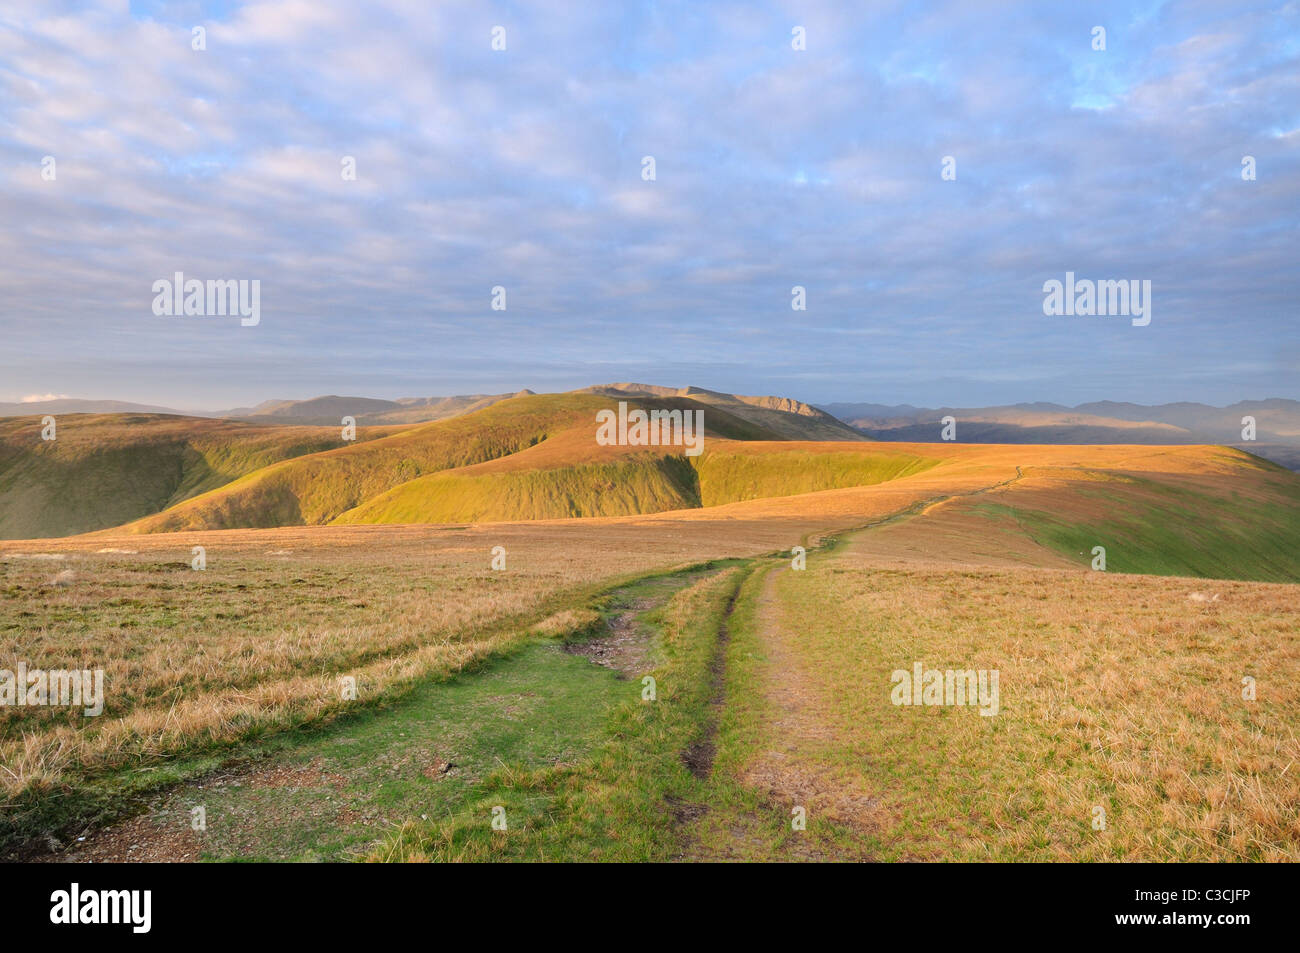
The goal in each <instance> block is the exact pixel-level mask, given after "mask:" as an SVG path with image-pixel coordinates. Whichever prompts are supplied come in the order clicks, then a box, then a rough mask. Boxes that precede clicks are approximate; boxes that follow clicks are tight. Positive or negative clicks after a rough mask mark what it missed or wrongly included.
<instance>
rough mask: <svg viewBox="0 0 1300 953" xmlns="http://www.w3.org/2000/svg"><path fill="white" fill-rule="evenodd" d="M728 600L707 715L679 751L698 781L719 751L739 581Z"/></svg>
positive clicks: (716, 647) (708, 773) (715, 649)
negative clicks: (719, 736)
mask: <svg viewBox="0 0 1300 953" xmlns="http://www.w3.org/2000/svg"><path fill="white" fill-rule="evenodd" d="M741 584H743V580H742V582H741V583H737V585H736V591H735V592H733V593H732V594H731V598H730V599H729V600H728V601H727V611H726V612H725V613H724V615H723V617H722V623H721V625H719V626H718V635H717V641H716V642H715V644H714V647H713V658H712V659H711V660H710V661H709V716H708V720H707V721H705V723H704V725H703V728H702V730H701V732H700V736H699V738H697V739H696V740H695V741H694V742H692V743H691V745H690V747H688V748H687V749H686V750H685V751H683V752H682V763H683V764H685V765H686V767H687V768H689V769H690V772H691V774H693V775H695V777H696V778H698V779H700V780H701V781H706V780H708V779H709V778H710V777H711V776H712V775H713V759H714V758H715V757H717V754H718V743H717V737H718V718H719V717H720V715H721V713H722V706H723V703H724V702H725V701H726V697H727V645H728V644H729V643H730V641H731V632H730V629H729V627H728V626H729V624H730V622H731V615H732V613H733V612H734V611H735V609H736V597H737V596H738V595H739V594H740V585H741Z"/></svg>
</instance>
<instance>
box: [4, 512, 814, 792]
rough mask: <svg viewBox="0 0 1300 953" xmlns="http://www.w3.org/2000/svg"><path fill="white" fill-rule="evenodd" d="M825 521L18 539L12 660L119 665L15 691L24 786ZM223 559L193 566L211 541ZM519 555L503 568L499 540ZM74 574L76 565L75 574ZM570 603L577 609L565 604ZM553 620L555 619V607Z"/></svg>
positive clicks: (7, 645) (120, 759)
mask: <svg viewBox="0 0 1300 953" xmlns="http://www.w3.org/2000/svg"><path fill="white" fill-rule="evenodd" d="M824 525H825V524H824V521H821V520H784V521H780V520H778V521H731V522H729V523H728V525H727V528H726V532H725V533H719V532H717V531H716V530H715V529H714V528H712V527H710V526H707V525H703V524H692V523H682V522H680V521H675V520H657V521H646V520H642V519H632V520H608V521H581V520H570V521H556V522H550V523H536V524H492V525H480V526H467V527H427V526H405V527H387V526H385V527H379V526H374V527H370V526H362V527H311V528H294V529H279V530H229V531H219V532H209V533H193V534H180V535H153V536H122V537H106V536H94V537H78V538H73V539H60V540H34V541H33V540H28V541H21V542H6V543H0V593H3V599H4V606H5V613H4V616H3V619H0V634H3V648H2V649H0V669H10V670H14V669H16V667H17V664H18V663H19V662H20V661H22V662H26V663H27V665H28V666H29V668H36V667H44V668H64V669H71V668H91V669H103V670H104V672H105V693H106V696H107V704H106V708H105V712H104V714H103V715H102V716H100V717H98V718H86V717H83V716H82V715H81V713H80V710H79V709H78V710H77V711H76V712H75V713H74V712H72V711H70V710H68V709H62V708H54V707H44V708H36V707H12V708H9V707H6V708H0V781H2V783H3V784H4V790H5V791H6V793H7V794H8V795H9V796H11V797H12V796H15V795H17V794H18V793H20V792H22V791H24V790H26V789H28V788H30V787H33V786H35V787H36V788H37V789H40V788H45V787H48V786H50V785H54V784H56V783H58V782H60V781H61V780H62V779H64V778H65V776H68V775H69V774H70V773H72V774H78V773H86V772H94V771H100V770H103V769H107V768H113V767H118V766H122V765H126V764H132V763H136V762H141V761H143V762H148V761H149V760H150V759H155V758H161V757H166V756H170V755H175V754H177V753H178V752H182V751H185V750H186V749H188V748H190V747H193V746H196V745H198V746H201V745H206V744H221V743H228V742H233V741H236V740H238V739H240V738H244V737H247V736H249V735H251V734H255V733H257V732H260V731H263V730H266V729H268V728H275V727H284V726H288V725H293V724H298V723H302V722H306V721H311V720H313V719H316V718H319V717H321V716H323V715H327V714H329V713H331V712H334V711H338V710H340V709H341V708H342V707H343V705H344V704H345V703H344V702H343V701H342V700H341V698H340V691H339V678H340V676H343V675H352V676H354V677H356V679H357V684H358V689H359V692H360V695H361V697H362V698H363V699H365V698H372V697H374V696H375V695H377V694H382V693H384V692H386V691H389V690H391V689H393V688H394V687H398V686H401V685H403V684H405V683H407V682H409V681H410V680H412V679H415V678H418V677H427V676H431V675H436V674H439V673H446V672H451V671H455V670H457V669H459V668H461V667H463V666H465V665H467V664H469V663H471V662H473V661H474V660H476V659H480V658H482V657H484V656H486V655H488V654H491V653H493V652H497V651H500V650H502V649H503V648H506V647H507V646H509V645H511V644H513V641H514V640H516V639H518V638H521V637H523V636H525V635H526V634H527V633H528V632H529V630H530V628H531V627H533V626H534V625H537V624H538V623H539V620H541V624H540V631H541V632H542V634H549V635H554V634H559V633H560V630H561V629H563V628H564V627H565V626H567V625H572V626H573V627H574V628H580V627H582V626H583V625H585V624H589V623H590V618H589V616H588V615H586V614H583V613H581V612H577V613H568V614H566V613H565V612H564V611H563V610H564V609H566V608H569V607H567V606H565V605H563V603H564V602H565V600H566V599H571V598H573V597H574V595H575V594H577V593H581V592H583V591H585V590H588V589H590V588H591V587H593V586H596V585H598V584H600V583H603V582H606V581H608V582H613V581H615V580H617V579H619V578H623V577H628V576H633V575H636V574H641V573H645V572H649V571H652V570H656V569H665V568H670V567H674V566H681V565H686V564H690V563H695V562H701V561H704V560H708V559H714V558H720V557H730V556H748V555H754V554H757V553H762V552H773V551H779V550H782V549H788V548H789V547H790V546H791V545H794V544H795V543H797V542H799V541H800V540H801V539H803V538H806V536H807V535H808V534H809V533H811V532H813V531H815V530H818V529H820V528H821V527H822V526H824ZM194 545H202V546H204V547H205V548H206V555H207V568H206V569H205V570H203V571H195V570H193V569H191V568H190V562H191V559H192V556H191V547H192V546H194ZM498 545H499V546H503V547H505V550H506V569H505V570H504V571H494V570H492V569H491V568H490V567H491V560H492V548H493V547H494V546H498ZM60 575H62V578H61V579H58V580H57V581H56V577H59V576H60ZM553 613H557V614H553ZM548 615H549V616H550V617H549V618H546V617H547V616H548Z"/></svg>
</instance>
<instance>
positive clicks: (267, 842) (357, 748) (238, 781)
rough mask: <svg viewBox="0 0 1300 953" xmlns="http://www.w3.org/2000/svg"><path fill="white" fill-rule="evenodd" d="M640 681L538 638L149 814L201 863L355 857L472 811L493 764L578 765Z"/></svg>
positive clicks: (221, 776) (296, 740) (178, 794)
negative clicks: (197, 818)
mask: <svg viewBox="0 0 1300 953" xmlns="http://www.w3.org/2000/svg"><path fill="white" fill-rule="evenodd" d="M635 690H636V687H635V686H632V685H630V684H629V683H628V682H626V681H620V680H619V679H618V678H617V677H616V676H615V674H614V673H613V672H611V671H609V670H607V669H603V668H600V667H598V666H595V665H591V664H590V663H589V662H587V660H586V659H584V658H582V657H580V656H575V655H571V654H568V653H566V652H564V651H563V650H562V649H561V648H560V646H559V644H558V643H556V642H554V641H548V642H541V643H533V644H530V645H528V646H526V647H523V648H520V649H518V650H517V651H514V652H511V653H508V654H507V655H505V656H504V657H500V658H497V659H494V660H492V661H490V662H488V663H485V664H483V665H482V666H480V667H478V668H476V669H475V670H474V671H472V672H470V673H464V674H462V675H459V676H456V677H453V678H449V679H446V680H436V681H427V682H424V683H422V684H421V685H419V686H417V687H416V688H415V689H414V690H413V691H412V692H411V693H409V694H408V695H406V696H405V697H403V698H401V699H400V700H398V701H396V702H395V703H393V704H391V705H382V706H378V707H372V708H370V709H367V710H365V711H363V712H359V713H357V714H355V715H348V716H345V717H342V718H340V719H339V720H338V721H337V722H336V723H335V724H333V725H330V726H329V727H327V728H325V729H323V730H318V731H314V732H310V733H306V734H305V735H304V734H302V733H295V735H291V736H286V737H285V738H284V739H283V741H285V742H290V741H291V742H292V744H281V745H277V746H275V747H276V748H277V749H278V750H274V751H273V752H267V753H268V754H270V757H268V758H265V759H263V760H258V761H255V762H252V763H251V764H248V765H247V766H240V767H236V768H233V769H228V770H226V771H223V772H218V773H217V774H216V775H214V776H209V777H207V778H205V779H203V781H202V783H201V784H189V785H186V786H184V787H182V788H180V789H178V790H177V791H175V792H173V793H172V794H171V795H170V796H169V797H167V798H166V799H164V800H163V801H162V802H161V803H159V804H157V805H156V806H155V807H154V808H153V810H151V811H150V812H149V815H148V818H149V820H148V822H149V824H150V825H151V826H154V827H156V828H158V829H162V830H166V829H170V830H172V831H181V832H184V833H185V836H186V837H187V838H188V840H189V841H190V843H189V844H187V845H186V847H188V848H189V850H190V852H191V854H192V855H197V856H198V857H199V858H201V859H204V860H241V861H247V860H275V861H285V860H288V861H319V860H323V861H337V860H347V859H350V858H354V857H357V856H359V855H361V854H364V853H365V852H366V851H368V850H369V849H370V848H371V847H372V846H373V844H374V843H375V842H376V841H377V840H378V839H380V838H381V837H382V836H383V835H384V833H385V831H386V830H391V829H392V826H393V825H394V824H396V823H399V822H400V821H403V820H405V819H406V818H411V817H419V816H421V815H423V816H425V817H428V818H431V819H437V818H449V817H454V816H456V815H457V814H460V813H463V812H465V811H467V810H469V809H470V806H471V805H472V804H474V803H477V802H478V801H479V800H480V797H481V795H480V793H479V785H480V784H481V782H482V781H483V780H484V779H485V778H486V777H488V776H490V775H495V774H497V773H499V772H501V771H502V770H507V771H528V770H555V769H556V768H557V767H560V768H562V767H563V766H566V765H570V764H573V763H576V762H577V761H579V760H580V759H582V758H583V757H585V756H586V754H587V753H588V752H589V751H590V749H591V748H592V746H593V745H594V744H595V743H596V742H597V741H598V740H599V739H600V737H601V729H602V727H603V724H604V719H605V714H606V712H607V711H608V710H609V709H610V708H611V707H612V706H613V705H615V704H617V703H618V702H619V701H621V700H623V699H624V698H626V697H627V696H628V695H629V694H631V693H633V692H634V691H635ZM195 807H202V808H203V809H204V812H205V814H206V821H207V827H206V830H205V831H203V832H201V833H191V832H189V831H188V828H190V823H189V821H190V817H191V811H192V810H193V808H195ZM489 818H490V811H488V812H485V814H484V818H483V820H484V821H485V822H487V820H488V819H489ZM508 819H509V818H508Z"/></svg>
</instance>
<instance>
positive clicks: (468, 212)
mask: <svg viewBox="0 0 1300 953" xmlns="http://www.w3.org/2000/svg"><path fill="white" fill-rule="evenodd" d="M597 8H604V9H603V12H602V10H600V9H597ZM498 26H500V27H503V28H504V39H505V47H506V48H505V49H504V50H494V49H493V48H492V44H493V30H494V27H498ZM1096 26H1102V27H1104V28H1105V31H1106V32H1105V50H1104V51H1100V50H1095V49H1094V48H1093V46H1094V36H1093V28H1094V27H1096ZM195 27H202V28H203V31H204V33H203V43H202V44H200V45H203V46H205V47H206V48H204V49H195V48H194V46H195V45H196V43H197V41H196V38H195V32H194V28H195ZM796 27H802V28H803V33H804V36H806V49H804V50H796V49H793V48H792V40H793V38H794V34H793V31H794V30H795V28H796ZM347 156H351V157H353V158H354V159H355V168H356V177H355V180H349V179H345V178H344V175H343V174H342V172H343V163H344V157H347ZM646 156H653V157H654V160H655V174H656V177H655V179H654V180H653V181H646V180H645V179H644V178H643V175H642V171H643V161H642V160H643V157H646ZM945 156H951V157H953V159H954V161H955V168H956V178H955V180H951V181H948V180H945V179H944V178H942V176H941V172H942V163H943V158H944V157H945ZM1244 156H1253V157H1254V159H1255V168H1256V178H1255V180H1254V181H1246V180H1244V179H1243V177H1242V159H1243V157H1244ZM46 157H52V158H53V160H54V161H53V164H52V166H51V164H50V163H49V161H48V160H47V158H46ZM51 171H52V172H53V175H52V177H51V175H50V172H51ZM0 213H2V220H3V227H2V228H0V342H2V343H0V400H15V399H19V398H22V397H24V396H28V395H33V394H42V395H43V394H69V395H73V396H80V397H101V398H117V399H124V400H137V401H144V402H156V403H163V404H167V405H171V406H180V407H186V408H219V407H224V406H232V405H237V404H247V403H251V402H256V401H258V400H262V399H266V398H271V397H277V398H302V397H309V396H313V395H317V394H322V393H340V394H364V395H369V396H376V397H398V396H416V395H420V396H423V395H433V394H438V395H441V394H453V393H495V392H501V391H512V390H517V389H519V388H522V387H530V388H532V389H534V390H561V389H568V388H572V387H579V386H586V385H589V384H593V383H601V382H608V381H615V380H635V381H644V382H650V383H660V384H667V385H676V386H680V385H684V384H694V385H698V386H704V387H710V388H714V389H719V390H728V391H736V392H741V393H778V394H785V395H790V396H795V397H800V398H803V399H805V400H810V401H815V402H826V401H832V400H862V401H876V402H882V403H901V402H910V403H914V404H921V405H929V406H935V405H941V404H948V405H958V406H960V405H965V406H973V405H981V404H989V403H1002V402H1014V401H1022V400H1023V401H1030V400H1050V401H1059V402H1064V403H1077V402H1081V401H1085V400H1092V399H1106V398H1109V399H1117V400H1135V401H1140V402H1146V403H1153V402H1163V401H1171V400H1202V401H1206V402H1209V403H1219V404H1224V403H1229V402H1232V401H1235V400H1239V399H1246V398H1252V399H1253V398H1263V397H1269V396H1278V397H1291V398H1300V384H1298V382H1300V373H1298V371H1300V255H1298V254H1297V252H1298V250H1300V232H1298V229H1300V5H1298V4H1297V3H1296V2H1273V3H1252V2H1234V3H1231V4H1228V3H1224V2H1222V0H1192V2H1171V3H1159V2H1130V3H1101V4H1086V5H1085V4H1075V3H1061V2H1038V3H1015V2H1005V0H998V2H991V3H987V4H981V3H975V2H969V0H967V2H960V3H917V2H889V0H882V2H872V3H870V4H867V3H849V2H842V3H822V2H790V3H768V4H753V3H735V4H730V3H702V2H698V0H695V2H683V3H655V2H644V3H618V4H594V3H591V2H571V3H563V2H539V3H522V2H521V3H506V2H499V3H494V2H491V0H486V2H485V0H478V2H466V3H455V2H437V3H433V2H429V0H409V2H408V0H393V2H385V3H364V2H349V3H341V2H340V3H327V2H324V0H320V2H318V0H256V2H249V3H241V2H238V0H227V2H183V3H162V2H130V3H128V2H126V0H120V2H102V3H62V2H59V0H34V2H29V0H16V2H15V0H5V3H4V4H3V6H0ZM178 271H179V272H183V273H184V274H185V276H186V277H187V278H199V279H205V280H206V279H247V280H252V279H257V280H259V281H260V282H261V323H260V324H259V325H258V326H256V327H241V326H240V322H239V319H238V318H230V317H220V316H189V317H167V316H162V317H159V316H156V315H155V314H154V313H153V310H152V307H151V305H152V303H153V299H154V293H153V290H152V288H153V283H154V282H155V281H156V280H158V279H161V278H170V277H171V276H172V275H173V274H174V273H175V272H178ZM1066 271H1073V272H1075V273H1076V275H1077V276H1079V277H1080V278H1094V279H1105V278H1127V279H1141V280H1150V281H1151V282H1152V289H1153V306H1152V320H1151V323H1150V325H1149V326H1147V327H1134V326H1132V324H1131V322H1130V320H1129V319H1128V318H1125V317H1095V316H1094V317H1081V316H1050V317H1049V316H1046V315H1044V313H1043V298H1044V294H1043V290H1042V288H1043V282H1044V281H1047V280H1049V279H1052V278H1056V279H1063V278H1064V275H1065V272H1066ZM795 285H800V286H803V287H804V288H806V289H807V310H806V311H793V310H792V309H791V300H792V299H791V288H792V287H793V286H795ZM494 286H502V287H504V288H505V289H506V305H507V307H506V310H504V311H494V310H493V309H492V307H491V303H492V289H493V287H494Z"/></svg>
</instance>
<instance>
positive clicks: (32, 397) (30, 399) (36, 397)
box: [18, 394, 68, 404]
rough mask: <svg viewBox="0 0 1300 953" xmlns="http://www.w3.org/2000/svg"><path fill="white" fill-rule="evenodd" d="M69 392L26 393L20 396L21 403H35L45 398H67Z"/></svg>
mask: <svg viewBox="0 0 1300 953" xmlns="http://www.w3.org/2000/svg"><path fill="white" fill-rule="evenodd" d="M67 399H68V395H67V394H26V395H24V396H23V397H19V398H18V402H19V403H20V404H35V403H38V402H40V401H43V400H67Z"/></svg>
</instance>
